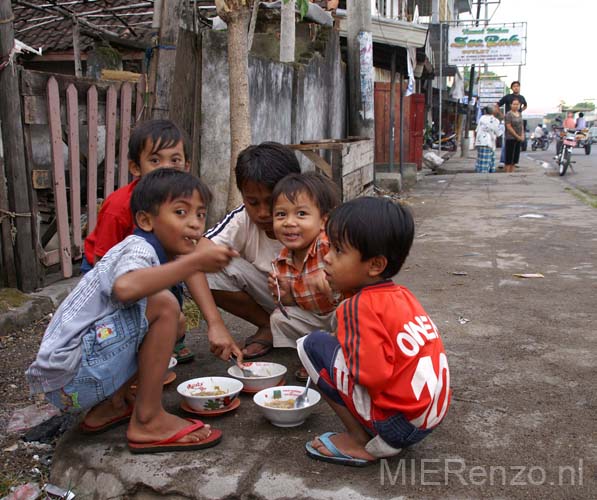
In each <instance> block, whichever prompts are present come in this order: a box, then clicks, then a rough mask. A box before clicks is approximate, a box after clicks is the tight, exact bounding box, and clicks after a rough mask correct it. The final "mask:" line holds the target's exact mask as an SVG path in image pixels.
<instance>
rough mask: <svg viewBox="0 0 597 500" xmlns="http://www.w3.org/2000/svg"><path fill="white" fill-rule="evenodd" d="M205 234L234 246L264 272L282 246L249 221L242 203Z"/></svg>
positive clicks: (269, 269)
mask: <svg viewBox="0 0 597 500" xmlns="http://www.w3.org/2000/svg"><path fill="white" fill-rule="evenodd" d="M205 236H206V237H207V238H209V239H210V240H211V241H213V242H214V243H216V244H218V245H228V246H230V247H232V248H234V249H235V250H236V251H237V252H238V253H239V254H240V256H241V257H242V258H243V259H245V260H246V261H247V262H250V263H251V264H253V265H254V266H255V267H256V268H257V269H259V270H260V271H262V272H264V273H269V272H270V271H271V269H272V260H274V258H275V257H276V255H277V254H278V253H279V252H280V250H282V248H283V247H282V244H281V243H280V242H279V241H278V240H275V239H271V238H270V237H269V236H268V235H267V234H265V231H262V230H261V229H259V228H258V227H257V226H256V225H255V224H254V223H253V222H252V221H251V219H250V218H249V215H248V214H247V211H246V210H245V206H244V205H241V206H240V207H238V208H236V209H234V210H232V211H231V212H229V213H228V214H226V217H224V218H223V219H222V220H221V221H220V222H218V223H217V224H216V225H215V226H214V227H212V228H211V229H209V230H208V231H207V232H206V233H205Z"/></svg>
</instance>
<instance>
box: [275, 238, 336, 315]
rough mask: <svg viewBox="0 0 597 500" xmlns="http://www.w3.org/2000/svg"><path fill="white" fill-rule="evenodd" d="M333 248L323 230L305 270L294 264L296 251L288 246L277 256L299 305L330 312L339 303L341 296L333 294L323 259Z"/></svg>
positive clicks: (318, 312) (310, 254) (283, 274)
mask: <svg viewBox="0 0 597 500" xmlns="http://www.w3.org/2000/svg"><path fill="white" fill-rule="evenodd" d="M329 250H330V242H329V240H328V237H327V235H326V234H325V233H324V232H322V233H321V234H320V236H319V237H318V238H316V239H315V241H314V242H313V243H312V244H311V247H310V248H309V251H308V252H307V255H306V257H305V261H304V263H303V268H302V269H301V270H298V269H297V268H296V267H294V265H293V257H292V252H290V251H289V250H288V249H287V248H283V249H282V251H281V252H280V254H279V255H278V257H277V258H276V259H275V265H276V270H277V271H278V274H279V275H280V276H282V277H284V278H286V279H288V280H289V282H290V290H291V292H292V296H293V298H294V300H295V302H296V304H297V305H298V306H299V307H300V308H301V309H304V310H305V311H311V312H314V313H317V314H326V313H329V312H332V311H333V310H334V309H335V308H336V306H337V305H338V302H339V297H340V296H339V294H335V295H334V294H333V293H332V291H331V289H330V286H329V284H328V283H327V281H326V279H325V273H324V272H323V268H324V267H325V263H324V261H323V258H324V257H325V256H326V255H327V253H328V252H329Z"/></svg>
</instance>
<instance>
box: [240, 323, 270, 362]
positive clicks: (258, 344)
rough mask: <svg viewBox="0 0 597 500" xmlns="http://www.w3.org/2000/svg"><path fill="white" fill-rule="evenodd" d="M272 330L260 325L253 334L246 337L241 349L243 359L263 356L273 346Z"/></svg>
mask: <svg viewBox="0 0 597 500" xmlns="http://www.w3.org/2000/svg"><path fill="white" fill-rule="evenodd" d="M273 345H274V344H273V337H272V331H271V329H270V328H269V327H265V326H262V327H260V328H259V329H258V330H257V332H255V335H251V336H250V337H247V340H246V341H245V347H244V349H243V357H244V359H254V358H258V357H260V356H265V355H266V354H267V353H268V352H270V351H271V350H272V347H273Z"/></svg>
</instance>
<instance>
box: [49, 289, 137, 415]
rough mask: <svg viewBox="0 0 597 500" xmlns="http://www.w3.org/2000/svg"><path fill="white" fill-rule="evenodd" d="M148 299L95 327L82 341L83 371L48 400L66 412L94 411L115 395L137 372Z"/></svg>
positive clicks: (111, 316) (119, 312)
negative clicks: (95, 407) (98, 405)
mask: <svg viewBox="0 0 597 500" xmlns="http://www.w3.org/2000/svg"><path fill="white" fill-rule="evenodd" d="M146 307H147V299H141V300H140V301H138V302H137V303H135V304H134V305H133V306H131V307H127V308H126V309H117V310H116V311H114V312H113V313H112V314H110V315H109V316H106V317H104V318H102V319H100V320H98V321H96V322H95V323H94V324H93V325H91V326H90V327H89V328H88V329H87V331H86V332H85V333H84V334H83V336H82V338H81V364H80V366H79V371H78V372H77V374H76V375H75V377H74V378H73V380H71V381H70V382H69V383H68V384H67V385H65V386H64V387H63V388H62V389H57V390H55V391H52V392H49V393H47V394H46V398H47V399H48V401H50V403H52V404H53V405H54V406H56V407H57V408H59V409H61V410H63V411H67V412H69V411H73V412H76V411H82V410H86V409H89V408H93V407H94V406H96V405H97V404H98V403H100V402H102V401H104V400H105V399H107V398H109V397H110V396H112V395H113V394H114V393H115V392H116V391H117V390H118V389H120V388H121V387H122V386H123V385H124V384H125V383H126V382H127V381H128V380H129V379H130V378H131V377H132V376H133V375H134V374H135V373H136V372H137V353H138V351H139V347H140V346H141V343H142V342H143V339H144V338H145V334H146V333H147V327H148V322H147V318H146V317H145V309H146Z"/></svg>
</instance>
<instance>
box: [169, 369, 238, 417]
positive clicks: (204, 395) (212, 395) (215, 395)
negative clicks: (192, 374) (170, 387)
mask: <svg viewBox="0 0 597 500" xmlns="http://www.w3.org/2000/svg"><path fill="white" fill-rule="evenodd" d="M242 388H243V383H242V382H240V381H239V380H236V379H234V378H230V377H201V378H193V379H191V380H186V381H185V382H182V383H180V384H179V385H178V387H177V388H176V391H177V392H178V394H180V395H181V396H182V397H183V398H184V400H185V402H186V404H187V405H188V406H190V407H191V408H192V409H193V410H199V411H213V410H220V409H222V408H226V407H227V406H230V405H231V404H232V403H233V402H234V400H235V399H236V398H237V397H238V393H239V392H240V391H241V390H242Z"/></svg>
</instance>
